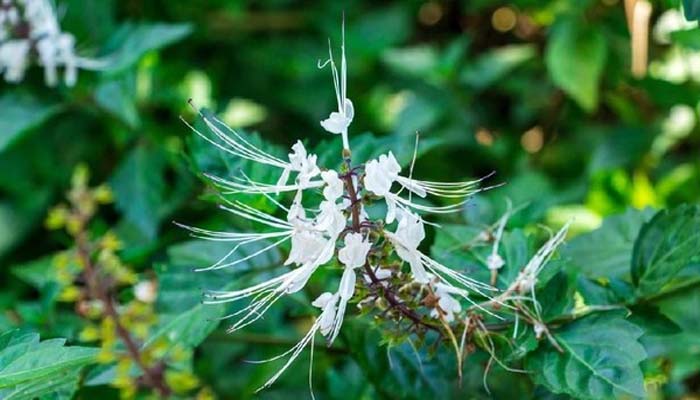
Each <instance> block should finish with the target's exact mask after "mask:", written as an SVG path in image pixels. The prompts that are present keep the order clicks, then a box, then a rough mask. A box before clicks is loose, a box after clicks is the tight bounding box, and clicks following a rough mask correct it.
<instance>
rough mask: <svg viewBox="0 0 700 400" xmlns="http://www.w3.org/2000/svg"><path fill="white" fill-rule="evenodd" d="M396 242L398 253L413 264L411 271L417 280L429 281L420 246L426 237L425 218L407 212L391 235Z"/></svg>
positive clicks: (393, 241)
mask: <svg viewBox="0 0 700 400" xmlns="http://www.w3.org/2000/svg"><path fill="white" fill-rule="evenodd" d="M389 239H390V240H391V241H392V243H393V244H394V249H395V250H396V254H397V255H398V256H399V257H400V258H401V259H402V260H404V261H406V262H407V263H409V265H410V266H411V273H413V279H415V280H416V282H420V283H427V282H428V280H429V277H428V274H427V273H426V272H425V268H424V267H423V263H422V262H421V260H420V255H419V253H418V246H419V245H420V243H421V242H422V241H423V239H425V229H424V227H423V220H421V219H420V218H419V217H417V216H416V215H414V214H411V213H405V214H404V215H403V216H402V218H401V219H400V220H399V225H398V226H397V227H396V232H394V234H393V235H391V236H389Z"/></svg>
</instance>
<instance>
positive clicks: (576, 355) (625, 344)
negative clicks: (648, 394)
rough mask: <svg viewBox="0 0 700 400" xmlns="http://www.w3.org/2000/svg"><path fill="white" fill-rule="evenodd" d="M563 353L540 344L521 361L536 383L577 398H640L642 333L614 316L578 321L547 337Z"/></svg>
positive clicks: (641, 396) (590, 317) (597, 316)
mask: <svg viewBox="0 0 700 400" xmlns="http://www.w3.org/2000/svg"><path fill="white" fill-rule="evenodd" d="M552 333H553V335H554V338H555V339H556V340H557V343H559V345H560V346H561V347H562V349H563V350H564V352H563V353H560V352H559V351H557V350H556V349H555V348H554V347H553V346H551V345H542V346H540V347H539V348H538V349H537V350H536V351H535V352H534V353H532V354H531V355H530V356H528V357H527V358H526V362H527V363H526V365H527V369H528V370H529V371H531V372H532V374H533V377H534V379H535V381H536V382H537V383H540V384H542V385H544V386H546V387H547V388H548V389H549V390H551V391H552V392H554V393H562V394H568V395H570V396H572V397H575V398H577V399H591V400H604V399H619V398H643V397H645V391H644V376H643V375H642V370H641V368H640V366H639V363H640V362H641V361H643V360H644V359H645V358H646V352H645V350H644V347H643V346H642V345H641V344H640V343H639V341H638V339H639V338H640V337H641V336H642V334H643V331H642V330H641V329H640V328H638V327H637V326H636V325H634V324H633V323H631V322H628V321H626V320H625V319H624V318H622V316H621V315H620V314H619V313H614V312H606V313H602V314H598V315H592V316H589V317H586V318H582V319H580V320H578V321H575V322H572V323H570V324H568V325H565V326H564V327H563V328H561V329H559V330H556V331H554V332H552Z"/></svg>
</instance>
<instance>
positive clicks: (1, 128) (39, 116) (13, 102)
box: [0, 93, 61, 152]
mask: <svg viewBox="0 0 700 400" xmlns="http://www.w3.org/2000/svg"><path fill="white" fill-rule="evenodd" d="M60 110H61V106H60V105H59V104H57V103H52V102H49V101H46V100H40V99H38V98H36V97H33V96H31V95H29V94H27V93H7V94H5V95H3V96H2V97H0V152H2V151H3V150H4V149H5V148H6V147H7V146H9V145H10V144H11V143H12V142H13V141H15V140H17V139H18V138H19V137H20V136H21V135H22V134H23V133H25V132H27V131H29V130H31V129H32V128H36V127H37V126H39V125H41V124H42V123H43V122H44V121H46V120H47V119H49V118H51V117H52V116H53V115H55V114H56V113H58V112H59V111H60Z"/></svg>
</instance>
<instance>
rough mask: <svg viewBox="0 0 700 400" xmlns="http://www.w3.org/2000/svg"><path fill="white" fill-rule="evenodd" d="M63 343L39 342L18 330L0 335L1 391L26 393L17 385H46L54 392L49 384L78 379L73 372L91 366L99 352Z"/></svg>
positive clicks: (56, 340)
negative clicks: (6, 389) (8, 390)
mask: <svg viewBox="0 0 700 400" xmlns="http://www.w3.org/2000/svg"><path fill="white" fill-rule="evenodd" d="M64 344H65V340H64V339H50V340H45V341H43V342H39V335H38V334H34V333H26V332H21V331H18V330H15V331H10V332H6V333H4V334H2V335H0V388H9V389H12V391H10V392H9V393H13V392H16V391H26V390H29V389H28V388H26V387H25V388H23V389H22V388H19V387H18V386H17V385H20V384H23V383H26V382H31V384H32V385H35V386H37V387H38V386H40V385H44V384H46V388H47V390H54V389H55V387H54V385H52V384H51V382H52V381H53V382H54V383H57V382H58V381H64V380H66V379H67V378H68V377H75V376H77V375H76V370H78V369H79V368H81V367H83V366H85V365H87V364H90V363H92V362H93V361H94V360H95V356H96V355H97V352H98V351H99V350H98V349H95V348H89V347H76V346H73V347H64ZM61 386H62V385H61ZM20 389H21V390H20ZM38 395H39V394H35V396H38ZM3 398H5V397H3ZM15 398H21V397H15ZM25 398H26V397H25Z"/></svg>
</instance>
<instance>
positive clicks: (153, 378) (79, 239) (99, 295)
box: [75, 230, 171, 398]
mask: <svg viewBox="0 0 700 400" xmlns="http://www.w3.org/2000/svg"><path fill="white" fill-rule="evenodd" d="M75 239H76V245H77V253H78V257H79V258H80V260H81V262H82V264H83V266H84V268H85V278H86V281H87V284H88V289H89V292H90V296H91V297H92V298H94V299H97V300H100V301H101V302H102V304H103V305H104V312H105V314H106V315H107V316H108V317H110V318H111V319H112V320H113V321H114V326H115V331H116V333H117V336H119V338H120V339H121V341H122V342H123V343H124V345H125V346H126V350H127V353H128V355H129V357H130V358H131V359H132V360H133V361H134V362H135V363H136V365H138V366H139V368H140V369H141V370H142V371H143V378H144V382H145V383H146V385H148V386H149V387H152V388H154V389H155V390H156V391H157V392H158V393H159V395H160V396H161V397H162V398H167V397H169V396H170V393H171V391H170V388H169V387H168V385H167V384H166V383H165V380H164V379H163V373H162V371H161V370H160V368H159V367H158V366H156V367H153V368H149V367H148V366H147V365H146V364H145V362H144V361H143V357H142V356H141V352H140V350H139V346H138V345H137V344H136V342H135V341H134V339H133V338H132V337H131V334H130V333H129V331H128V330H127V329H126V328H125V327H124V325H123V324H122V323H121V322H120V321H119V313H118V312H117V308H116V306H115V303H114V299H113V298H112V295H111V294H110V293H109V289H108V288H107V287H106V285H105V284H104V282H102V281H101V280H100V276H99V271H98V265H96V264H94V263H93V261H92V257H91V250H90V244H89V240H88V238H87V233H86V232H85V231H84V230H81V231H80V232H78V234H77V235H76V237H75Z"/></svg>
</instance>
